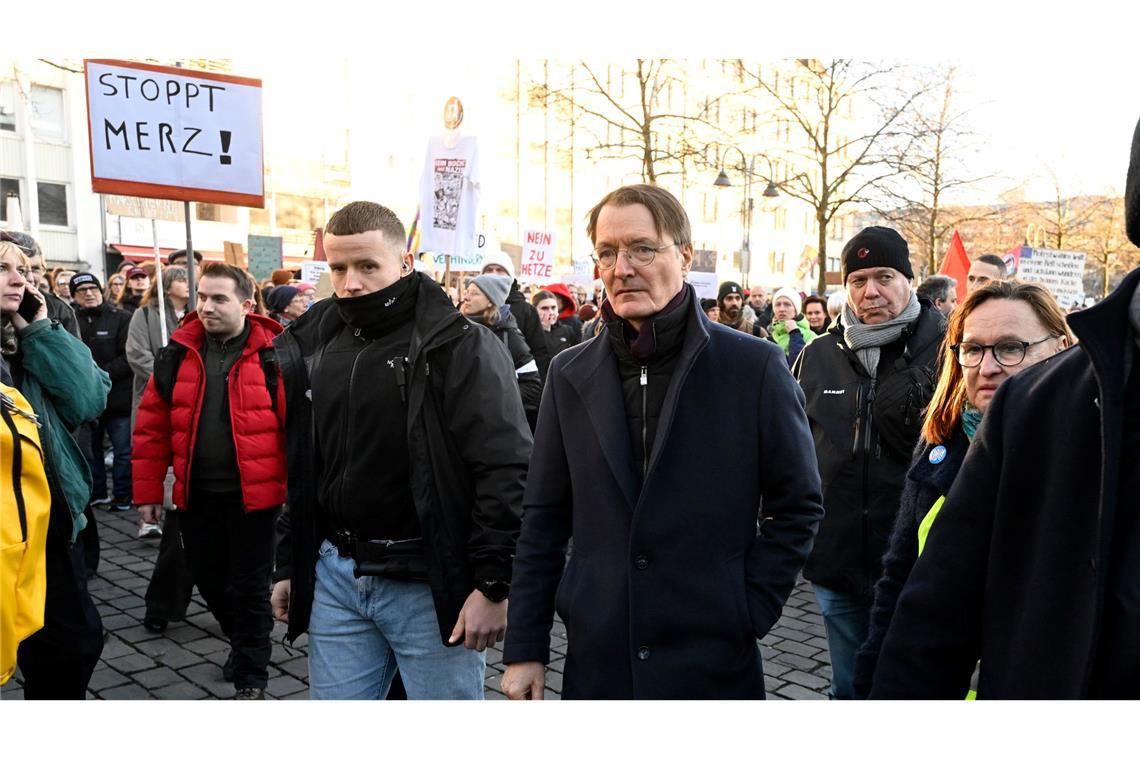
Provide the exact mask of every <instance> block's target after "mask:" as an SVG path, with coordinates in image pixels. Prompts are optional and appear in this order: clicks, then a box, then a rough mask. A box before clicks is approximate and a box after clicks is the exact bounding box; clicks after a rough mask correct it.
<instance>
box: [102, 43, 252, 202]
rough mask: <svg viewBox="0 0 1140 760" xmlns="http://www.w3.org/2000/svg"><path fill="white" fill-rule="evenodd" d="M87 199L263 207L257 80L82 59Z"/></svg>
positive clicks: (121, 62)
mask: <svg viewBox="0 0 1140 760" xmlns="http://www.w3.org/2000/svg"><path fill="white" fill-rule="evenodd" d="M84 71H85V75H86V80H87V118H88V123H89V130H90V134H89V138H90V141H91V185H92V189H93V190H94V191H95V192H97V193H118V194H122V195H134V196H142V197H147V198H166V199H169V200H180V201H201V202H206V203H226V204H230V205H238V206H255V207H258V208H262V207H264V205H265V187H264V181H263V178H264V171H263V162H262V136H261V80H259V79H247V78H243V77H234V76H229V75H224V74H215V73H213V72H206V71H191V70H187V69H178V68H170V67H167V66H152V65H150V64H142V63H133V62H129V61H107V60H89V61H85V62H84Z"/></svg>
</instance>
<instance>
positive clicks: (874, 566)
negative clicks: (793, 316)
mask: <svg viewBox="0 0 1140 760" xmlns="http://www.w3.org/2000/svg"><path fill="white" fill-rule="evenodd" d="M919 303H920V305H921V311H920V312H919V315H918V318H917V319H916V320H915V321H914V323H913V324H912V325H911V326H910V328H909V329H908V330H907V331H905V332H904V333H903V335H902V337H900V338H899V339H898V340H897V341H895V342H894V343H892V344H889V345H886V346H883V347H882V350H881V354H880V359H879V366H878V369H877V371H876V377H875V378H872V377H870V376H869V375H868V374H867V371H866V370H865V369H864V368H863V365H862V364H861V363H860V362H859V357H858V356H857V355H856V354H855V352H854V351H852V350H851V349H849V348H848V347H847V345H846V344H845V343H844V342H843V321H842V319H839V320H836V322H835V324H834V325H832V327H831V329H830V330H828V332H827V334H826V335H822V336H820V337H818V338H816V339H815V340H814V341H812V342H811V343H809V344H808V345H807V346H806V347H805V348H804V350H803V351H801V352H800V356H799V358H798V359H797V360H796V364H795V366H794V367H793V370H792V374H794V375H795V376H796V379H797V380H799V383H800V387H801V388H803V392H804V396H806V398H807V413H808V419H809V420H810V421H811V430H812V437H813V438H814V440H815V454H816V460H817V462H818V464H819V474H820V479H821V480H822V482H823V508H824V517H823V522H822V523H821V524H820V528H819V534H818V535H817V536H816V538H815V548H814V549H813V550H812V553H811V556H810V557H809V558H808V561H807V565H806V566H805V567H804V577H805V578H807V579H808V580H810V581H813V582H815V583H819V584H820V585H821V586H825V587H827V588H830V589H834V590H836V591H840V592H843V593H847V594H856V595H868V596H869V595H870V594H871V593H872V589H873V587H874V584H875V582H876V581H878V580H879V575H880V572H881V568H882V562H881V558H882V556H883V552H884V551H885V550H886V548H887V539H888V537H889V536H890V533H891V528H892V527H893V526H894V523H895V514H896V513H897V512H898V508H899V498H900V496H901V495H902V489H903V480H904V478H905V476H906V471H907V469H908V468H909V466H910V460H911V454H912V452H913V451H914V447H915V444H917V442H918V436H919V431H920V429H921V427H922V411H923V409H925V408H926V405H927V404H928V403H929V402H930V397H931V395H932V394H933V392H934V376H935V366H936V362H937V359H938V347H939V345H940V343H941V341H942V336H943V334H944V333H945V332H946V320H945V318H944V317H943V316H942V315H941V314H940V313H939V312H938V310H937V309H935V308H934V307H933V306H932V305H931V304H930V302H929V301H926V300H920V301H919Z"/></svg>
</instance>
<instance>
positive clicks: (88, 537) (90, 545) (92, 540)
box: [76, 504, 99, 577]
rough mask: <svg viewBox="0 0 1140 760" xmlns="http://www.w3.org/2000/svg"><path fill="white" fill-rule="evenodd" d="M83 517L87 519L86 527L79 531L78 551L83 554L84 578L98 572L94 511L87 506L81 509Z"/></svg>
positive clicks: (96, 522)
mask: <svg viewBox="0 0 1140 760" xmlns="http://www.w3.org/2000/svg"><path fill="white" fill-rule="evenodd" d="M83 516H84V517H86V518H87V525H86V526H85V527H84V528H83V530H81V531H79V540H78V541H77V542H76V543H77V544H79V545H80V547H81V548H80V551H81V552H82V553H83V563H84V565H85V566H86V568H85V569H86V570H87V572H86V573H85V575H84V577H86V576H88V575H94V574H95V573H96V572H97V571H98V570H99V523H98V521H97V520H96V519H95V510H93V509H92V508H91V505H90V504H88V505H87V506H86V507H84V509H83Z"/></svg>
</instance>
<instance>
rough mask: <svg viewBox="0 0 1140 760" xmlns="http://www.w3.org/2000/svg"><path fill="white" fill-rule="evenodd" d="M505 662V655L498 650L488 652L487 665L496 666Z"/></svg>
mask: <svg viewBox="0 0 1140 760" xmlns="http://www.w3.org/2000/svg"><path fill="white" fill-rule="evenodd" d="M502 661H503V653H502V651H500V650H498V649H489V650H487V664H488V665H495V664H496V663H500V662H502Z"/></svg>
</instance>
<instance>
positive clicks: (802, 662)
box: [772, 652, 818, 672]
mask: <svg viewBox="0 0 1140 760" xmlns="http://www.w3.org/2000/svg"><path fill="white" fill-rule="evenodd" d="M772 660H773V661H774V662H782V663H784V664H785V665H790V666H791V667H792V668H794V669H796V670H803V671H807V672H811V671H812V669H814V668H815V666H816V665H817V664H818V663H816V662H815V661H814V660H810V659H808V658H807V657H801V656H800V655H798V654H792V653H791V652H779V653H778V654H776V656H775V657H773V658H772Z"/></svg>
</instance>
